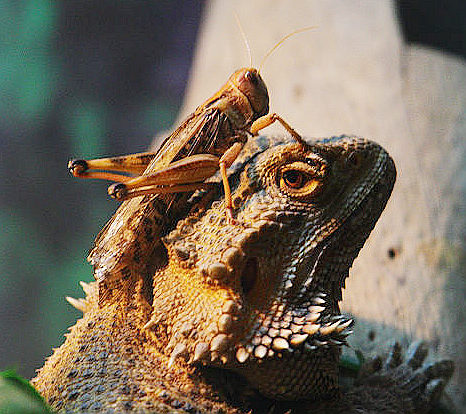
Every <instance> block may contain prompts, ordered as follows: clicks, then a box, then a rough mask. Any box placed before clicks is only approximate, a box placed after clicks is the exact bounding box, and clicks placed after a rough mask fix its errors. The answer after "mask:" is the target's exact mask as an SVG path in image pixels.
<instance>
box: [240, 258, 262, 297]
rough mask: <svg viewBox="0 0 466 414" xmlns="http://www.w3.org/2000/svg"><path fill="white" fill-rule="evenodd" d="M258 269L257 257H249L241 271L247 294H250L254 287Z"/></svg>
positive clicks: (243, 287) (243, 286)
mask: <svg viewBox="0 0 466 414" xmlns="http://www.w3.org/2000/svg"><path fill="white" fill-rule="evenodd" d="M258 271H259V266H258V263H257V257H251V258H249V259H248V260H247V261H246V263H245V264H244V268H243V272H242V273H241V287H242V289H243V293H244V295H245V296H248V295H249V293H250V292H251V290H252V289H253V288H254V286H255V284H256V281H257V272H258Z"/></svg>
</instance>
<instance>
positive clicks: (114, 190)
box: [108, 183, 128, 200]
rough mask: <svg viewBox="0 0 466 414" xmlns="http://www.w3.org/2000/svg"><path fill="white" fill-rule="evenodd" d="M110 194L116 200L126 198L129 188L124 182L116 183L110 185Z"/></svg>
mask: <svg viewBox="0 0 466 414" xmlns="http://www.w3.org/2000/svg"><path fill="white" fill-rule="evenodd" d="M108 195H109V196H110V197H112V198H114V199H116V200H124V199H125V198H126V196H127V195H128V189H127V187H126V185H125V184H123V183H115V184H112V185H111V186H110V187H108Z"/></svg>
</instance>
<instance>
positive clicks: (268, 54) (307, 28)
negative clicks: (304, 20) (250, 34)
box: [258, 26, 317, 73]
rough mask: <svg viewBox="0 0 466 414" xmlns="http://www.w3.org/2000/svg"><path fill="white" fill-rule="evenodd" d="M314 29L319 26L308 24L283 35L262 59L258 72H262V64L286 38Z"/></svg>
mask: <svg viewBox="0 0 466 414" xmlns="http://www.w3.org/2000/svg"><path fill="white" fill-rule="evenodd" d="M313 29H317V26H307V27H303V28H301V29H297V30H294V31H293V32H291V33H288V34H287V35H286V36H284V37H282V38H281V39H280V40H279V41H278V42H277V43H275V45H274V46H273V47H272V49H270V50H269V51H268V52H267V53H266V54H265V56H264V58H263V59H262V62H261V64H260V65H259V70H258V72H259V73H260V72H261V69H262V65H263V64H264V63H265V61H266V60H267V58H268V57H269V56H270V55H271V54H272V53H273V52H274V51H275V50H276V49H278V48H279V47H280V46H281V45H282V44H283V43H284V42H285V40H287V39H289V38H290V37H291V36H294V35H296V34H298V33H302V32H307V31H308V30H313Z"/></svg>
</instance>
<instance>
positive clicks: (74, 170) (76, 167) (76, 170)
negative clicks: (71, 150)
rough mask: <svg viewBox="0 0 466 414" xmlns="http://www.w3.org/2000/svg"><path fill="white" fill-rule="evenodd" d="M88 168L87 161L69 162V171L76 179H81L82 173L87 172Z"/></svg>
mask: <svg viewBox="0 0 466 414" xmlns="http://www.w3.org/2000/svg"><path fill="white" fill-rule="evenodd" d="M88 168H89V167H88V165H87V162H86V160H76V159H74V160H69V161H68V170H69V172H70V173H71V174H72V175H73V176H75V177H79V176H80V175H81V174H82V173H84V172H85V171H87V169H88Z"/></svg>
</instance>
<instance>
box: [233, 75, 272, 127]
mask: <svg viewBox="0 0 466 414" xmlns="http://www.w3.org/2000/svg"><path fill="white" fill-rule="evenodd" d="M229 81H231V82H232V83H233V84H234V85H235V86H236V87H237V88H238V89H239V90H240V92H241V93H242V94H243V95H244V96H246V98H247V99H248V101H249V103H250V104H251V107H252V109H253V111H254V118H253V120H256V119H257V118H260V117H261V116H263V115H265V114H267V112H269V93H268V92H267V86H265V82H264V81H263V80H262V78H261V75H260V74H259V72H258V71H257V69H254V68H242V69H239V70H237V71H236V72H235V73H233V75H231V77H230V79H229Z"/></svg>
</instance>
